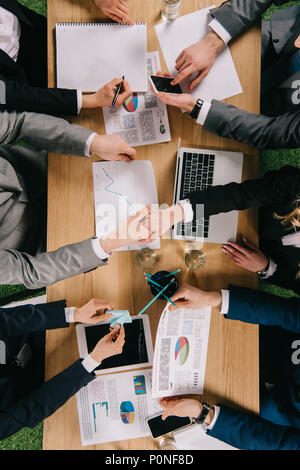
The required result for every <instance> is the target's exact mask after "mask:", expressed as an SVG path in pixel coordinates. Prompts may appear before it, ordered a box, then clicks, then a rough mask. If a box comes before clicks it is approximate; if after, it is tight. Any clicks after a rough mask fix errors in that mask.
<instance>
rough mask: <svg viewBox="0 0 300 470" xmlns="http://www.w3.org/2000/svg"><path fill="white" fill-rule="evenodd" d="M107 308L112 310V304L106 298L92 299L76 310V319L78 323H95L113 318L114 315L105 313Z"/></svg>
mask: <svg viewBox="0 0 300 470" xmlns="http://www.w3.org/2000/svg"><path fill="white" fill-rule="evenodd" d="M105 310H112V306H111V305H110V304H109V303H108V302H106V301H105V300H100V299H91V300H90V301H89V302H88V303H87V304H85V305H83V306H82V307H80V308H76V309H75V311H74V321H75V322H77V323H88V324H91V325H93V324H94V323H99V322H101V321H106V320H109V319H110V318H112V315H111V314H109V313H105Z"/></svg>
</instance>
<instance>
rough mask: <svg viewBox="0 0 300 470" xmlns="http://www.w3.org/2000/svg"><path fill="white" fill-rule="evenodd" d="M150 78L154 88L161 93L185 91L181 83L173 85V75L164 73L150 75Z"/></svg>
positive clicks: (177, 93)
mask: <svg viewBox="0 0 300 470" xmlns="http://www.w3.org/2000/svg"><path fill="white" fill-rule="evenodd" d="M149 80H150V82H151V84H152V86H153V88H154V90H155V91H156V92H157V93H159V92H163V93H171V94H173V95H180V94H182V93H183V91H182V89H181V87H180V86H179V85H175V86H173V85H171V82H172V81H173V80H174V78H172V77H164V76H162V75H150V77H149Z"/></svg>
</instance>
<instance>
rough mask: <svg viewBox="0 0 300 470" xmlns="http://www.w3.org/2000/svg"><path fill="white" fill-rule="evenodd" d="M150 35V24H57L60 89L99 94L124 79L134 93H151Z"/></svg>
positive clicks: (58, 84) (58, 80)
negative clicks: (149, 76)
mask: <svg viewBox="0 0 300 470" xmlns="http://www.w3.org/2000/svg"><path fill="white" fill-rule="evenodd" d="M146 33H147V27H146V23H136V24H135V25H134V26H129V25H126V24H118V23H57V24H56V68H57V86H58V87H59V88H69V89H79V90H82V91H96V90H98V89H99V88H101V87H102V86H103V85H105V84H106V83H108V82H110V81H111V80H112V79H113V78H118V77H122V76H123V75H124V76H125V80H127V81H128V82H129V84H130V87H131V90H132V91H136V92H145V91H147V57H146V50H147V34H146Z"/></svg>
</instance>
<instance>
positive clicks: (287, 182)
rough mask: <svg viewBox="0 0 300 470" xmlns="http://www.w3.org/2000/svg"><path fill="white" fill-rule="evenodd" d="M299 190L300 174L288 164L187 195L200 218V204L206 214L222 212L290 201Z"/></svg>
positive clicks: (296, 195)
mask: <svg viewBox="0 0 300 470" xmlns="http://www.w3.org/2000/svg"><path fill="white" fill-rule="evenodd" d="M299 193H300V173H299V170H298V169H297V168H294V167H292V166H286V167H283V168H281V169H280V170H275V171H269V172H267V173H266V174H265V175H264V176H263V178H258V179H249V180H246V181H244V182H243V183H240V184H238V183H229V184H225V185H223V186H212V187H210V188H208V189H206V190H205V191H195V192H193V193H190V194H187V196H186V197H187V198H188V199H189V200H190V202H191V204H192V206H193V210H194V216H195V218H197V204H203V205H204V213H205V217H209V216H211V215H214V214H219V213H220V212H230V211H232V210H244V209H248V208H249V207H266V206H272V205H276V204H284V203H287V204H289V203H291V202H293V201H294V200H295V199H297V197H298V195H299Z"/></svg>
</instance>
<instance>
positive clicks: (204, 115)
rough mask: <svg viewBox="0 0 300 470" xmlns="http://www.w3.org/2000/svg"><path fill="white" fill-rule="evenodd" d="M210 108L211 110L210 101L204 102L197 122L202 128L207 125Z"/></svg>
mask: <svg viewBox="0 0 300 470" xmlns="http://www.w3.org/2000/svg"><path fill="white" fill-rule="evenodd" d="M210 108H211V103H210V102H208V101H204V102H203V105H202V108H201V111H200V113H199V116H198V119H197V121H196V122H197V123H198V124H200V125H201V126H203V124H204V123H205V121H206V118H207V115H208V113H209V110H210Z"/></svg>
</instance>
